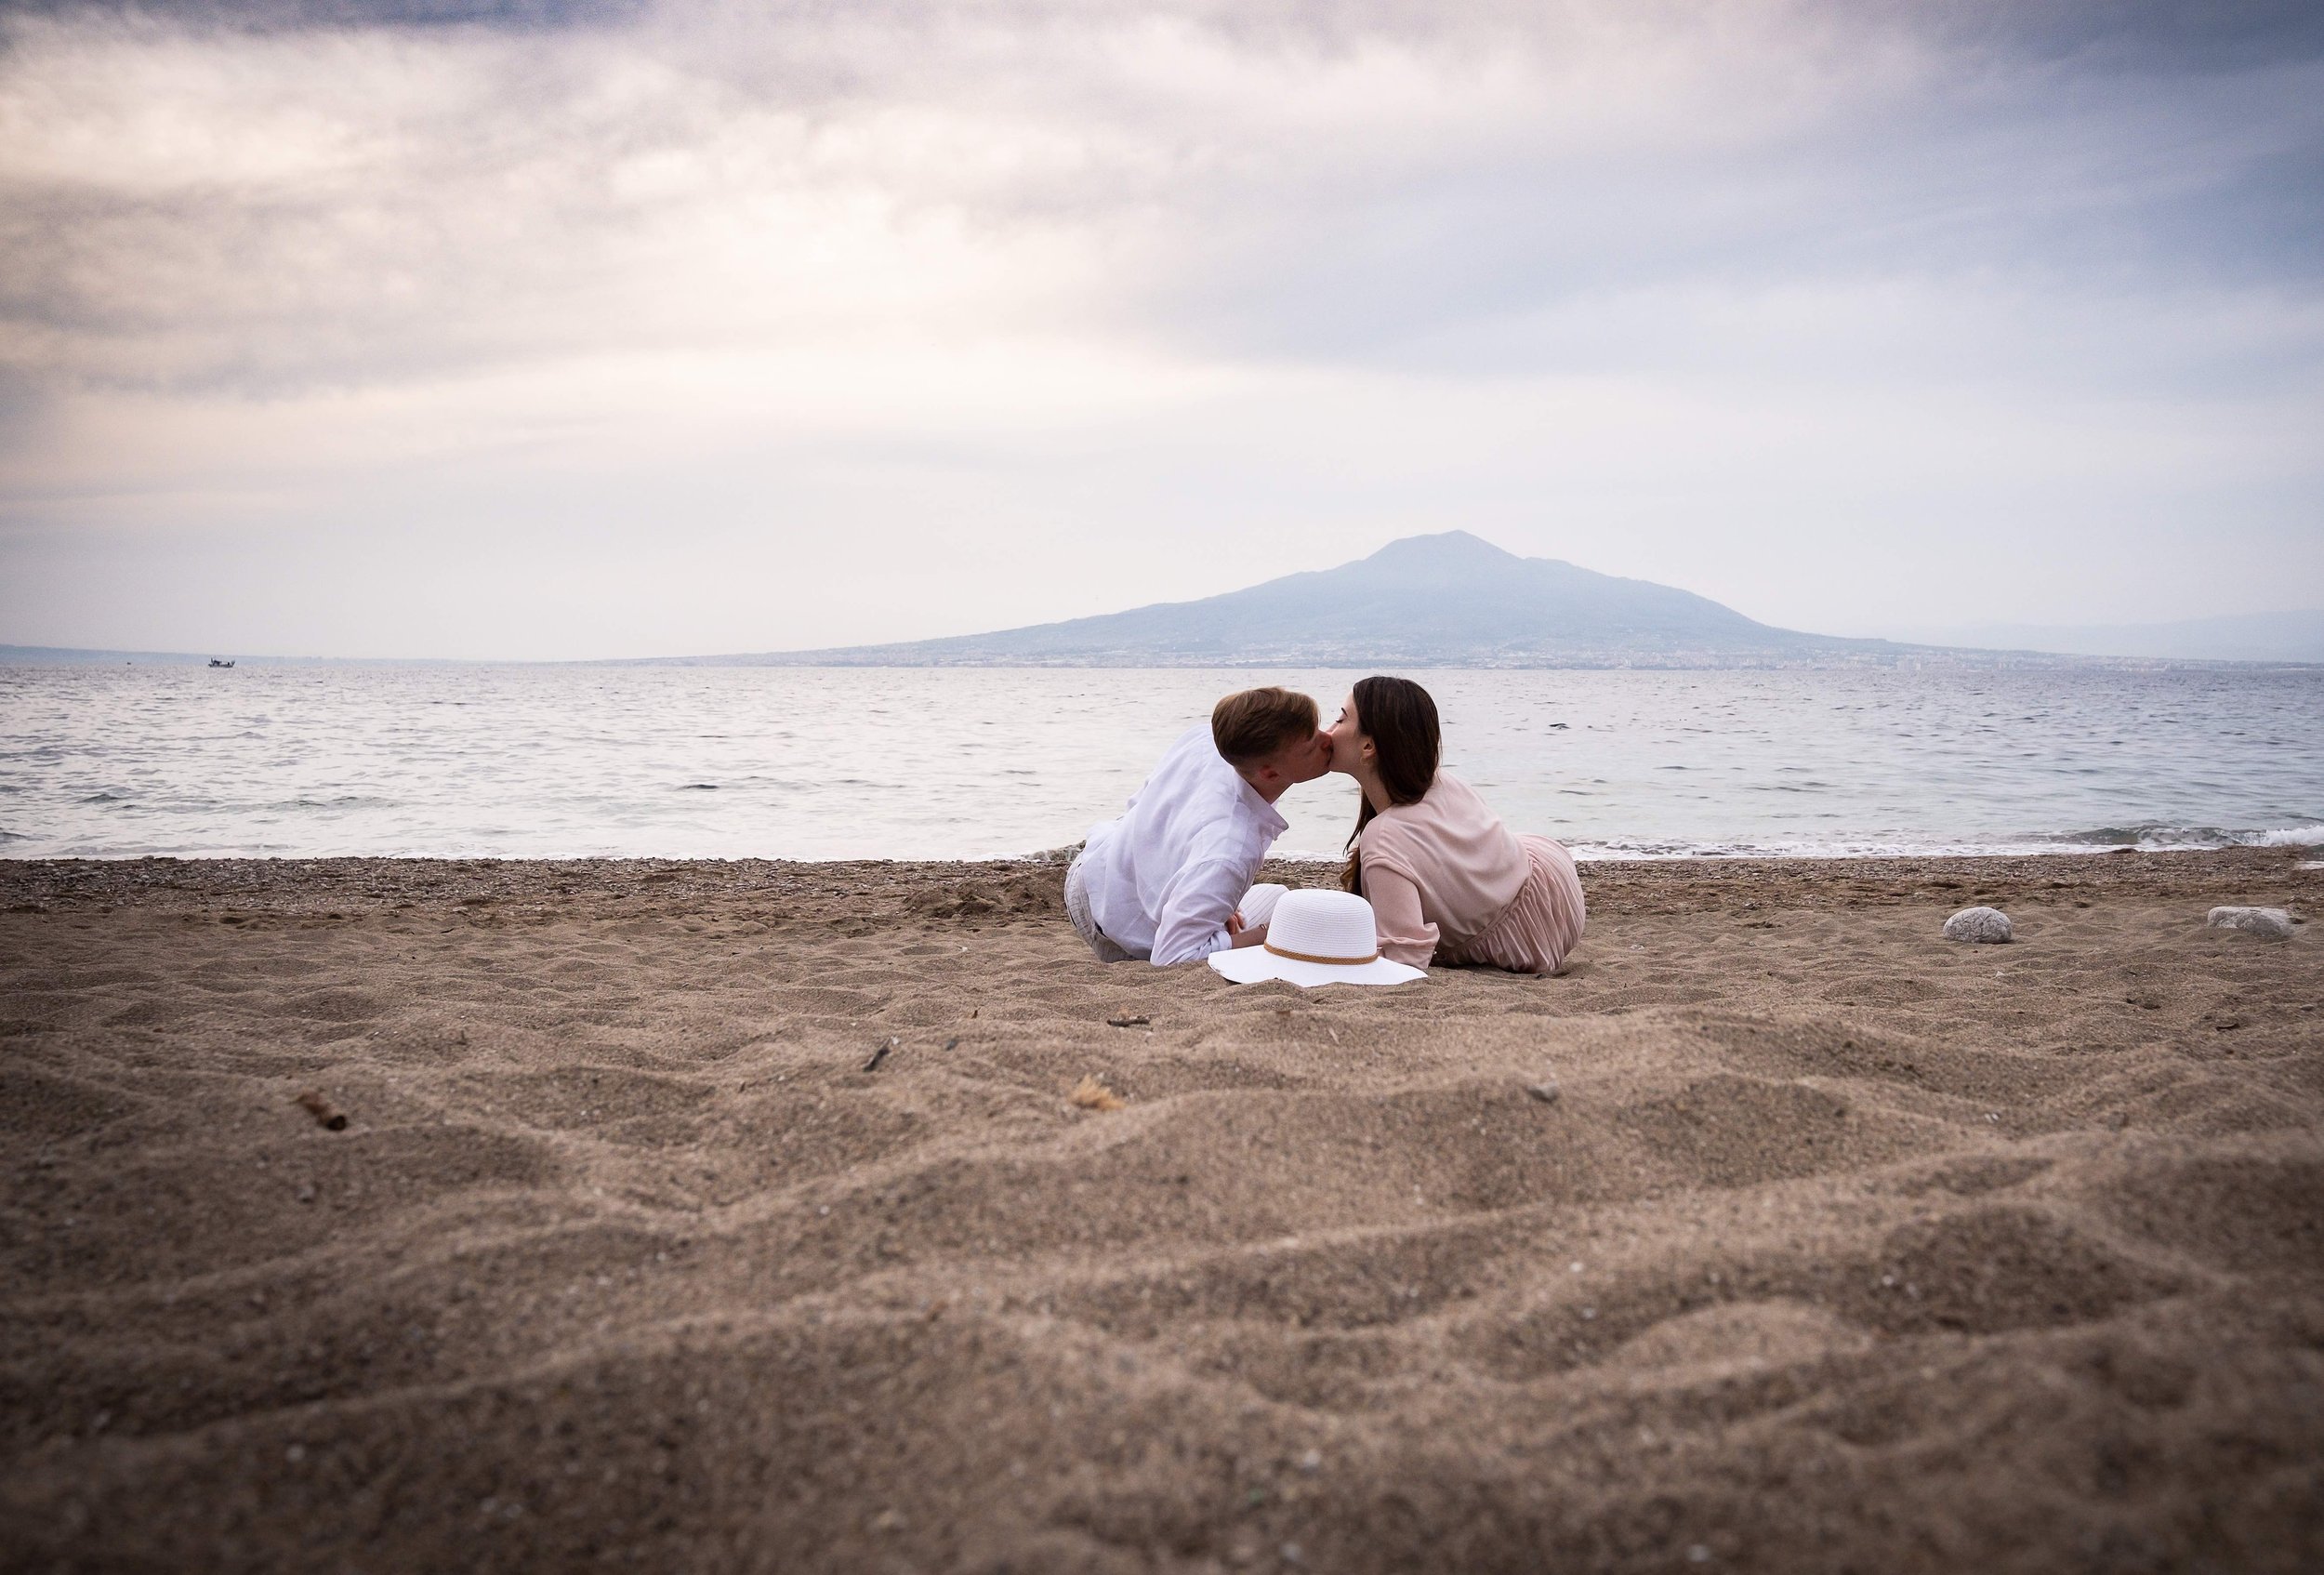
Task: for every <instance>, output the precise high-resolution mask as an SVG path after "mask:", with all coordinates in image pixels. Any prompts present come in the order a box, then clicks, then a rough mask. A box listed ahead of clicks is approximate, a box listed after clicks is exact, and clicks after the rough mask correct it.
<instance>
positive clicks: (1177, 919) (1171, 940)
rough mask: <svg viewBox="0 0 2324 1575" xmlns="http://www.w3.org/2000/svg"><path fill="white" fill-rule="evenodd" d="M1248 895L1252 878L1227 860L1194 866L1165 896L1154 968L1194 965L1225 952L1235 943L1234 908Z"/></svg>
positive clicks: (1157, 922)
mask: <svg viewBox="0 0 2324 1575" xmlns="http://www.w3.org/2000/svg"><path fill="white" fill-rule="evenodd" d="M1248 890H1250V872H1249V871H1248V870H1246V869H1244V868H1243V867H1241V866H1240V865H1238V864H1235V863H1232V862H1230V861H1228V860H1225V859H1206V860H1204V861H1202V862H1201V863H1199V864H1190V865H1188V866H1187V867H1185V868H1183V869H1182V870H1180V871H1179V872H1178V873H1177V874H1176V875H1175V876H1173V877H1171V879H1170V883H1169V885H1168V886H1166V887H1164V888H1163V891H1162V911H1161V912H1160V913H1159V914H1158V915H1156V916H1155V926H1154V964H1155V967H1157V968H1167V967H1169V965H1170V964H1171V963H1173V962H1192V961H1194V960H1196V959H1198V958H1205V957H1208V956H1209V955H1210V954H1211V953H1212V952H1214V951H1224V950H1225V949H1226V948H1227V947H1228V946H1233V945H1234V944H1235V939H1236V937H1235V935H1233V934H1232V933H1229V931H1228V930H1227V920H1229V919H1231V918H1233V917H1234V915H1235V904H1236V903H1237V902H1239V901H1241V900H1242V896H1243V893H1245V892H1247V891H1248Z"/></svg>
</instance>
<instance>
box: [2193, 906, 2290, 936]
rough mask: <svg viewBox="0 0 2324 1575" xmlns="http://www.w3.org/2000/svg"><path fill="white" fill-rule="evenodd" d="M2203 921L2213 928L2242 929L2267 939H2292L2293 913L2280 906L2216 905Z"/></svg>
mask: <svg viewBox="0 0 2324 1575" xmlns="http://www.w3.org/2000/svg"><path fill="white" fill-rule="evenodd" d="M2203 922H2204V924H2205V925H2207V926H2209V927H2210V928H2212V929H2213V930H2241V931H2243V932H2245V933H2247V934H2252V935H2257V936H2259V937H2260V938H2261V939H2262V940H2265V941H2288V940H2290V939H2291V915H2290V914H2288V913H2286V912H2285V911H2284V910H2283V909H2282V908H2280V907H2215V908H2212V910H2211V917H2210V918H2208V919H2206V920H2203Z"/></svg>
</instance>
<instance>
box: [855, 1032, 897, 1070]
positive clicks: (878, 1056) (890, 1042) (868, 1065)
mask: <svg viewBox="0 0 2324 1575" xmlns="http://www.w3.org/2000/svg"><path fill="white" fill-rule="evenodd" d="M903 1042H904V1041H903V1040H902V1039H897V1038H896V1037H895V1036H894V1035H892V1034H891V1035H889V1036H888V1038H887V1039H886V1040H885V1041H884V1042H883V1043H881V1045H880V1047H879V1048H878V1050H875V1051H873V1052H872V1058H871V1059H870V1060H869V1061H866V1062H865V1063H864V1070H865V1071H866V1072H877V1071H878V1070H879V1064H880V1063H881V1062H882V1061H885V1060H887V1059H888V1052H890V1051H891V1050H893V1049H895V1047H896V1046H898V1045H900V1044H902V1043H903Z"/></svg>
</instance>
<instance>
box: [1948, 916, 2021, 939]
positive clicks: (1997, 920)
mask: <svg viewBox="0 0 2324 1575" xmlns="http://www.w3.org/2000/svg"><path fill="white" fill-rule="evenodd" d="M2010 933H2011V932H2010V922H2009V915H2008V914H2006V913H2003V912H2002V911H2001V910H2000V908H1998V907H1964V908H1962V909H1961V911H1960V912H1959V913H1956V914H1954V915H1953V916H1952V917H1951V918H1950V919H1948V920H1946V921H1945V938H1946V939H1947V940H1948V941H1973V942H1975V943H1977V944H1978V945H1981V946H2000V944H2001V943H2002V942H2003V941H2006V940H2008V939H2009V938H2010Z"/></svg>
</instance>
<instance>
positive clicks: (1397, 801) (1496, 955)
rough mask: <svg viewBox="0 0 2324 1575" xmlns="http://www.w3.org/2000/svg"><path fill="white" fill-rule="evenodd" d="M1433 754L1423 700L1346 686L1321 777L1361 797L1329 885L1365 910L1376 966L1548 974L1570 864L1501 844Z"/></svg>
mask: <svg viewBox="0 0 2324 1575" xmlns="http://www.w3.org/2000/svg"><path fill="white" fill-rule="evenodd" d="M1442 753H1443V749H1442V742H1441V738H1440V735H1439V732H1438V729H1437V723H1436V702H1435V701H1434V700H1432V699H1431V698H1429V693H1428V691H1427V690H1425V689H1423V688H1421V687H1420V686H1419V684H1417V683H1414V682H1411V681H1410V680H1409V679H1402V678H1367V679H1365V680H1363V681H1362V682H1359V683H1357V684H1356V686H1355V691H1354V693H1353V694H1352V695H1349V696H1348V703H1347V704H1346V705H1345V706H1344V707H1342V708H1341V709H1340V720H1339V721H1337V722H1335V723H1333V724H1332V728H1331V769H1332V770H1334V771H1337V772H1344V773H1346V774H1348V775H1350V776H1353V777H1354V778H1355V780H1356V784H1357V786H1359V787H1360V788H1363V789H1364V807H1363V808H1362V809H1360V810H1358V811H1357V812H1356V816H1355V830H1354V831H1353V833H1351V834H1350V836H1349V838H1348V846H1349V849H1350V854H1349V858H1348V867H1347V873H1346V875H1345V877H1344V878H1343V880H1342V881H1341V884H1343V885H1345V886H1346V887H1347V889H1348V890H1349V891H1351V892H1357V893H1362V894H1363V895H1364V896H1365V897H1366V898H1367V899H1369V900H1370V902H1371V905H1372V911H1373V913H1374V915H1375V916H1376V917H1377V918H1378V920H1379V923H1380V955H1381V956H1383V957H1387V958H1392V959H1393V960H1396V961H1398V962H1408V963H1410V964H1412V965H1413V966H1414V967H1416V968H1426V967H1427V966H1428V965H1429V964H1430V963H1431V962H1441V963H1454V964H1459V963H1481V964H1484V965H1486V966H1488V967H1493V968H1506V969H1508V970H1509V971H1510V972H1512V973H1556V972H1557V971H1558V969H1559V968H1560V967H1562V966H1563V965H1564V963H1565V954H1566V953H1568V952H1570V951H1572V950H1573V949H1574V943H1575V942H1577V941H1578V940H1580V939H1581V931H1582V924H1583V922H1584V920H1585V918H1586V914H1585V912H1584V909H1583V906H1582V900H1581V880H1580V877H1579V876H1578V875H1577V874H1576V873H1575V872H1574V857H1573V855H1572V854H1569V853H1567V852H1566V851H1565V849H1564V848H1563V847H1561V846H1559V845H1558V844H1557V843H1555V842H1552V841H1551V840H1549V839H1548V838H1547V837H1518V836H1514V835H1512V834H1511V832H1510V829H1509V827H1506V826H1503V825H1502V824H1501V821H1500V817H1499V815H1497V814H1494V813H1493V812H1492V811H1491V810H1489V809H1487V808H1486V805H1485V801H1484V800H1483V799H1480V798H1478V797H1477V795H1476V791H1475V789H1473V788H1471V787H1470V786H1469V785H1468V784H1467V783H1465V782H1463V781H1461V780H1460V779H1459V777H1457V776H1451V775H1447V774H1446V773H1444V772H1441V771H1439V770H1437V769H1436V762H1437V760H1438V759H1439V757H1440V756H1441V754H1442Z"/></svg>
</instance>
